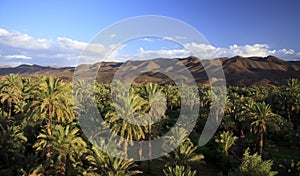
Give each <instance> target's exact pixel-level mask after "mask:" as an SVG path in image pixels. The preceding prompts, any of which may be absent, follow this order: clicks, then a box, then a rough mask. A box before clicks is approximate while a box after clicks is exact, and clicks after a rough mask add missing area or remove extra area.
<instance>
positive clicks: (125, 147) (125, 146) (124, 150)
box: [123, 140, 128, 160]
mask: <svg viewBox="0 0 300 176" xmlns="http://www.w3.org/2000/svg"><path fill="white" fill-rule="evenodd" d="M127 150H128V140H125V141H124V144H123V152H124V160H127V157H128V156H127V155H128V154H127Z"/></svg>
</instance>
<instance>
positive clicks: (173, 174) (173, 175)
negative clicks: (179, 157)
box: [163, 166, 197, 176]
mask: <svg viewBox="0 0 300 176" xmlns="http://www.w3.org/2000/svg"><path fill="white" fill-rule="evenodd" d="M163 171H164V174H165V176H196V175H197V172H196V171H195V170H191V168H190V167H187V168H186V167H185V166H175V167H168V168H167V169H164V170H163Z"/></svg>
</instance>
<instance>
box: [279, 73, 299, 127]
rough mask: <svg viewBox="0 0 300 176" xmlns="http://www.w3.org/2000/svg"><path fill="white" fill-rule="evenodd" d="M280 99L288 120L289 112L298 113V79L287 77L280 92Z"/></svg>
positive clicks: (289, 118)
mask: <svg viewBox="0 0 300 176" xmlns="http://www.w3.org/2000/svg"><path fill="white" fill-rule="evenodd" d="M280 97H281V101H283V107H284V109H285V115H286V117H287V118H288V120H289V121H291V120H292V118H291V113H292V112H293V111H294V112H295V114H297V115H298V114H299V110H300V83H299V81H298V79H289V80H288V82H287V84H286V85H285V86H283V88H282V90H281V93H280Z"/></svg>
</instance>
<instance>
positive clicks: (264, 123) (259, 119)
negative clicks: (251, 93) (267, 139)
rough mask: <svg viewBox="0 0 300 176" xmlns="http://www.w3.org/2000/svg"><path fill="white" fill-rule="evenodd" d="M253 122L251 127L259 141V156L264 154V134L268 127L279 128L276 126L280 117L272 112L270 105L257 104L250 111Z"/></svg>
mask: <svg viewBox="0 0 300 176" xmlns="http://www.w3.org/2000/svg"><path fill="white" fill-rule="evenodd" d="M250 114H251V121H250V126H251V128H252V129H253V130H254V132H255V133H256V135H257V139H258V154H259V155H262V154H263V146H264V134H265V133H266V132H267V129H268V127H273V128H279V126H278V125H277V124H276V121H277V120H278V118H280V116H279V115H277V114H274V113H273V112H272V111H271V107H270V105H268V104H266V103H265V102H259V103H256V104H255V105H254V106H253V108H252V109H251V110H250Z"/></svg>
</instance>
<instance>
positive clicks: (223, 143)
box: [215, 131, 238, 156]
mask: <svg viewBox="0 0 300 176" xmlns="http://www.w3.org/2000/svg"><path fill="white" fill-rule="evenodd" d="M237 139H238V137H236V136H233V133H232V132H229V131H226V132H222V133H220V135H219V137H218V138H217V139H216V140H215V141H216V142H217V143H219V144H220V148H221V152H222V153H223V154H224V155H225V156H228V151H229V149H230V147H231V146H232V145H233V144H234V143H235V141H236V140H237Z"/></svg>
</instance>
